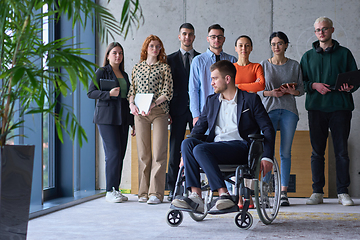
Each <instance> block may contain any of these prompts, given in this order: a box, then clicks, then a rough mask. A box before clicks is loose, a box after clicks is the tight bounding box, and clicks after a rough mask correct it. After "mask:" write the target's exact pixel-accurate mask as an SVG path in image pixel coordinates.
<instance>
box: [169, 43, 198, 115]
mask: <svg viewBox="0 0 360 240" xmlns="http://www.w3.org/2000/svg"><path fill="white" fill-rule="evenodd" d="M194 53H195V56H196V55H199V54H200V53H199V52H196V51H195V52H194ZM167 61H168V64H169V65H170V67H171V73H172V77H173V98H172V99H171V101H170V115H171V116H172V117H173V116H180V115H183V114H184V113H185V112H186V110H187V109H188V104H189V94H188V86H189V77H188V73H186V70H185V66H184V62H183V60H182V56H181V51H180V50H178V51H176V52H174V53H172V54H170V55H169V56H168V58H167Z"/></svg>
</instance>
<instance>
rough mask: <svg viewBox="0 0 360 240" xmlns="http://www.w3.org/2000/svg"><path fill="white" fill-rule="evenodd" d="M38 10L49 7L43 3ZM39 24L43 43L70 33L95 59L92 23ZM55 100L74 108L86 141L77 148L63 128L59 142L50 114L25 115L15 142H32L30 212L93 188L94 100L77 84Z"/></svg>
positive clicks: (48, 19)
mask: <svg viewBox="0 0 360 240" xmlns="http://www.w3.org/2000/svg"><path fill="white" fill-rule="evenodd" d="M39 11H43V12H48V11H50V10H49V9H48V8H47V6H46V5H45V6H44V7H43V9H41V10H39ZM41 24H42V39H43V42H44V43H49V42H51V41H54V40H56V39H59V38H68V37H70V38H71V37H72V38H71V39H70V40H69V44H74V43H75V45H76V46H77V47H81V48H88V49H89V50H88V53H90V54H91V55H89V56H88V57H87V60H89V61H92V62H95V35H94V34H93V32H92V30H91V24H89V27H88V29H85V30H84V29H82V28H80V26H79V25H76V26H75V28H73V26H72V22H71V20H68V19H67V18H64V19H63V18H61V17H60V20H59V21H58V22H56V23H55V22H54V20H53V19H52V18H51V17H44V18H43V19H42V23H41ZM45 57H51V56H44V59H42V60H39V61H38V62H37V64H41V65H42V66H43V67H44V68H46V67H47V66H46V59H45ZM50 77H51V76H50ZM64 79H66V76H65V78H64ZM89 81H90V79H89ZM44 84H48V83H44ZM46 88H47V89H48V93H50V92H52V91H51V90H52V86H51V85H50V84H48V85H46ZM50 97H51V96H50ZM53 97H55V96H53ZM57 100H58V101H59V102H61V103H62V104H66V105H67V106H68V107H72V108H73V109H74V110H73V112H74V113H75V115H76V116H77V118H78V120H79V122H80V124H81V125H82V127H83V128H84V129H85V131H86V134H87V136H88V142H87V143H86V142H85V143H83V147H82V148H80V147H79V144H78V143H77V142H72V141H71V140H70V139H69V137H68V136H67V134H66V133H65V132H63V136H64V142H63V143H61V142H60V140H58V138H57V133H56V131H55V124H54V119H53V117H52V116H51V115H49V114H33V115H31V116H29V115H26V116H25V118H24V127H23V128H22V129H20V130H19V131H20V132H21V133H24V135H26V136H27V137H26V138H23V137H21V138H19V139H18V140H17V141H16V142H15V144H17V143H20V144H31V145H35V160H34V171H33V184H32V193H31V194H32V196H31V209H30V211H31V212H36V211H38V210H42V206H43V204H44V202H46V201H48V200H51V199H54V198H67V199H71V197H73V198H74V199H75V198H78V197H77V196H79V193H81V192H86V194H87V195H89V194H91V193H94V192H95V185H96V184H95V125H94V124H93V123H92V116H93V113H94V108H95V102H94V101H93V100H90V99H88V98H87V95H86V90H85V89H84V88H83V86H78V89H77V90H76V91H75V92H74V93H73V94H70V95H69V96H66V97H63V96H61V97H59V98H58V99H57ZM56 111H58V109H57V110H56ZM86 194H85V195H84V194H83V196H86ZM80 195H81V194H80Z"/></svg>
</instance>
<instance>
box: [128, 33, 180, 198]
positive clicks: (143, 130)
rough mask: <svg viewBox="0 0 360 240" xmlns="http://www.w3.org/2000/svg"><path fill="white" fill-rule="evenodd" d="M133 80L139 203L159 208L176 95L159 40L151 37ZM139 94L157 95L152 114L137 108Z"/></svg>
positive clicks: (163, 188)
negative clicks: (169, 122)
mask: <svg viewBox="0 0 360 240" xmlns="http://www.w3.org/2000/svg"><path fill="white" fill-rule="evenodd" d="M131 78H132V83H131V87H130V91H129V94H128V97H129V102H130V109H131V113H132V114H133V115H134V116H135V127H136V128H137V130H136V131H137V137H136V145H137V151H138V158H139V193H138V201H139V202H147V203H148V204H158V203H161V202H162V201H163V198H164V191H165V175H166V163H167V145H168V144H167V143H168V116H169V102H170V100H171V98H172V92H173V81H172V76H171V68H170V66H169V65H168V64H167V63H166V54H165V49H164V46H163V44H162V42H161V40H160V38H159V37H157V36H155V35H150V36H148V37H147V38H146V39H145V41H144V43H143V45H142V48H141V57H140V62H139V63H138V64H136V65H135V66H134V68H133V70H132V74H131ZM139 93H141V94H149V93H151V94H153V98H152V102H151V104H150V109H149V110H148V112H145V111H142V112H140V111H139V108H138V106H136V104H135V97H136V94H139ZM151 125H152V128H153V130H152V136H153V139H152V141H151ZM151 147H152V149H151Z"/></svg>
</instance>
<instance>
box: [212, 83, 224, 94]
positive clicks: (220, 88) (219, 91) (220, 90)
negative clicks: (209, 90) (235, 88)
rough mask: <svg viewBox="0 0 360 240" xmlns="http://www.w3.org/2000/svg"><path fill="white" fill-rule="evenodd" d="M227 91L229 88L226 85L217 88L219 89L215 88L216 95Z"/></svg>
mask: <svg viewBox="0 0 360 240" xmlns="http://www.w3.org/2000/svg"><path fill="white" fill-rule="evenodd" d="M226 89H227V86H226V85H223V86H219V87H217V88H214V93H222V92H224V91H225V90H226Z"/></svg>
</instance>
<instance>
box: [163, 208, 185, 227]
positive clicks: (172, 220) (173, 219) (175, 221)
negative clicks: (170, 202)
mask: <svg viewBox="0 0 360 240" xmlns="http://www.w3.org/2000/svg"><path fill="white" fill-rule="evenodd" d="M183 218H184V216H183V213H182V212H181V211H179V210H172V209H171V210H169V211H168V214H167V215H166V222H167V224H168V225H169V226H170V227H177V226H179V225H180V224H181V223H182V221H183Z"/></svg>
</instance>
